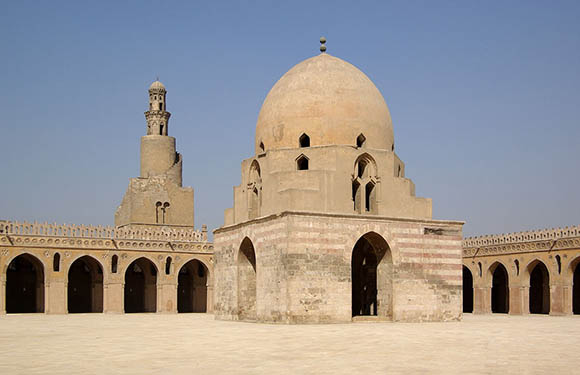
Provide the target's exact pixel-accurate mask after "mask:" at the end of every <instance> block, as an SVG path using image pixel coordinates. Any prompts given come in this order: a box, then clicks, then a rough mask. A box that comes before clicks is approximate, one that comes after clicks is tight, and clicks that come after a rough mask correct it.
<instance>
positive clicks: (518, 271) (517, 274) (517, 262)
mask: <svg viewBox="0 0 580 375" xmlns="http://www.w3.org/2000/svg"><path fill="white" fill-rule="evenodd" d="M514 263H515V265H516V276H519V274H520V261H519V260H517V259H516V260H514Z"/></svg>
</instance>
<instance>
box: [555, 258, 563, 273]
mask: <svg viewBox="0 0 580 375" xmlns="http://www.w3.org/2000/svg"><path fill="white" fill-rule="evenodd" d="M555 258H556V265H557V266H558V274H561V273H562V259H561V258H560V256H559V255H556V256H555Z"/></svg>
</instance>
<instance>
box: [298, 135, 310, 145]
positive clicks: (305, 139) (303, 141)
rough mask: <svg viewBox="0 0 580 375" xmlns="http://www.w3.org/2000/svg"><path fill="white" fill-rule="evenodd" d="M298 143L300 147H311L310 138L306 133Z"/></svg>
mask: <svg viewBox="0 0 580 375" xmlns="http://www.w3.org/2000/svg"><path fill="white" fill-rule="evenodd" d="M298 142H299V143H300V147H310V137H309V136H308V135H307V134H306V133H304V134H302V135H301V136H300V138H299V139H298Z"/></svg>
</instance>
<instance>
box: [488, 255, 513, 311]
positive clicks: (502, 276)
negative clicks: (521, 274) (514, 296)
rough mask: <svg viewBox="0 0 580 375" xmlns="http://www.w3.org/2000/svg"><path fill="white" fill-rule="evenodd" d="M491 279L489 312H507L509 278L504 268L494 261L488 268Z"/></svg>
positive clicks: (501, 264)
mask: <svg viewBox="0 0 580 375" xmlns="http://www.w3.org/2000/svg"><path fill="white" fill-rule="evenodd" d="M488 272H489V275H490V277H491V312H492V313H503V314H507V313H508V312H509V300H510V299H509V276H508V271H507V268H506V266H505V265H504V264H503V263H501V262H499V261H496V262H494V263H493V264H492V265H491V266H490V267H489V270H488Z"/></svg>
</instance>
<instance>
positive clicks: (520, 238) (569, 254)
mask: <svg viewBox="0 0 580 375" xmlns="http://www.w3.org/2000/svg"><path fill="white" fill-rule="evenodd" d="M579 263H580V226H574V227H565V228H555V229H542V230H536V231H526V232H518V233H508V234H500V235H488V236H480V237H470V238H466V239H465V240H463V265H464V267H465V269H464V273H465V272H468V274H466V276H467V278H466V288H468V291H469V288H471V289H472V294H473V300H469V301H465V302H464V304H465V305H466V306H469V307H471V305H472V304H473V310H472V311H473V312H474V313H478V314H484V313H492V312H507V313H509V314H516V315H520V314H529V313H534V312H537V311H534V306H533V304H534V299H538V300H543V301H542V303H543V304H544V305H545V308H544V309H543V311H540V313H549V314H552V315H568V314H572V313H573V312H575V313H580V290H577V291H576V292H574V288H577V289H578V288H580V285H578V284H575V283H574V274H575V272H578V264H579ZM498 267H499V268H500V270H501V269H505V272H506V274H507V280H506V282H505V283H503V280H501V281H502V283H503V284H506V285H498V279H499V277H498V274H497V273H496V270H497V269H498ZM537 267H540V268H541V269H542V271H543V272H544V273H545V279H546V280H544V283H545V288H544V289H543V290H542V291H541V294H542V298H540V296H538V295H537V294H538V293H539V292H538V289H537V288H536V290H535V289H534V285H532V284H534V282H533V279H534V278H533V277H532V273H533V272H534V270H535V269H536V268H537ZM494 274H495V284H494ZM470 277H471V279H472V280H473V282H472V284H471V285H469V284H468V283H469V278H470ZM494 285H495V288H496V291H495V292H494ZM500 287H501V288H503V289H506V288H507V294H508V295H507V299H508V306H507V311H505V310H506V309H503V308H500V307H501V306H499V305H498V304H497V303H495V301H494V296H493V295H494V294H495V293H497V290H498V289H499V288H500ZM466 295H468V293H466ZM575 299H576V302H574V301H575ZM574 306H576V310H577V311H573V310H574ZM530 308H532V309H530ZM468 312H471V311H468Z"/></svg>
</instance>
